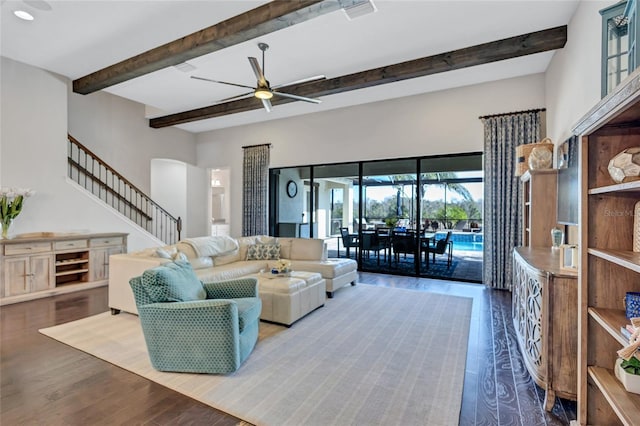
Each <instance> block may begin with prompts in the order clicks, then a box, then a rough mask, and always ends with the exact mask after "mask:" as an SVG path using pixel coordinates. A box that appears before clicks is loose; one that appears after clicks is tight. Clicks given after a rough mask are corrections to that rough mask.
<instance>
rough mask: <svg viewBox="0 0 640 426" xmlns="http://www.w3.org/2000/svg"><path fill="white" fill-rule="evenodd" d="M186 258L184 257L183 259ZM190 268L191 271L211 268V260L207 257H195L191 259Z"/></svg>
mask: <svg viewBox="0 0 640 426" xmlns="http://www.w3.org/2000/svg"><path fill="white" fill-rule="evenodd" d="M186 258H187V256H185V259H186ZM191 266H193V269H202V268H211V267H212V266H213V259H212V258H211V257H209V256H202V257H196V258H195V259H191Z"/></svg>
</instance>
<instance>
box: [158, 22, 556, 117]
mask: <svg viewBox="0 0 640 426" xmlns="http://www.w3.org/2000/svg"><path fill="white" fill-rule="evenodd" d="M566 42H567V26H566V25H565V26H561V27H556V28H551V29H547V30H542V31H537V32H533V33H527V34H522V35H518V36H515V37H510V38H505V39H503V40H497V41H492V42H489V43H483V44H479V45H476V46H472V47H467V48H463V49H458V50H453V51H450V52H446V53H441V54H438V55H433V56H427V57H425V58H419V59H414V60H411V61H407V62H402V63H399V64H393V65H388V66H384V67H380V68H374V69H370V70H367V71H361V72H357V73H353V74H349V75H344V76H340V77H334V78H329V79H326V80H319V81H313V82H309V83H303V84H298V85H292V86H287V87H281V88H279V89H278V91H281V92H285V93H293V94H296V95H300V96H306V97H312V98H314V97H320V96H327V95H333V94H336V93H343V92H348V91H351V90H358V89H364V88H367V87H373V86H378V85H380V84H387V83H393V82H396V81H401V80H407V79H410V78H416V77H424V76H428V75H432V74H437V73H441V72H447V71H453V70H457V69H461V68H467V67H472V66H476V65H482V64H488V63H491V62H496V61H503V60H506V59H511V58H517V57H520V56H525V55H532V54H535V53H541V52H546V51H550V50H556V49H561V48H562V47H564V45H565V44H566ZM289 102H294V101H293V100H292V99H285V98H281V97H278V96H274V97H273V98H272V99H271V103H272V104H273V105H281V104H285V103H289ZM295 102H298V101H295ZM260 108H262V103H261V102H259V101H258V100H257V99H255V98H245V99H240V100H237V101H232V102H225V103H221V104H216V105H212V106H208V107H203V108H197V109H193V110H190V111H185V112H179V113H175V114H170V115H166V116H162V117H156V118H152V119H150V120H149V126H150V127H153V128H156V129H157V128H162V127H168V126H175V125H177V124H184V123H189V122H193V121H198V120H205V119H208V118H214V117H221V116H224V115H229V114H236V113H239V112H244V111H251V110H254V109H260Z"/></svg>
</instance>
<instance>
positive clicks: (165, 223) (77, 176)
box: [67, 135, 182, 244]
mask: <svg viewBox="0 0 640 426" xmlns="http://www.w3.org/2000/svg"><path fill="white" fill-rule="evenodd" d="M68 139H69V145H68V154H67V156H68V169H69V170H68V174H69V178H71V179H72V180H73V181H74V182H76V183H77V184H79V185H80V186H82V187H83V188H85V189H86V190H87V191H89V192H91V193H92V194H93V195H95V196H96V197H98V198H100V199H101V200H102V201H104V202H105V203H106V204H108V205H109V206H111V207H112V208H114V209H115V210H117V211H118V212H120V213H121V214H123V215H124V216H126V217H127V218H129V219H130V220H132V221H133V222H135V223H136V224H138V225H139V226H141V227H142V228H144V229H145V230H146V231H147V232H149V233H151V234H153V235H154V236H155V237H156V238H158V239H160V240H162V241H164V242H165V243H166V244H175V243H176V242H178V241H179V240H180V233H181V232H182V220H181V219H180V217H178V218H175V217H173V216H172V215H171V214H170V213H168V212H167V211H166V210H165V209H163V208H162V207H160V206H159V205H158V204H157V203H156V202H154V201H153V200H152V199H151V198H149V197H148V196H147V195H146V194H145V193H144V192H142V191H141V190H140V189H138V188H137V187H136V186H135V185H134V184H132V183H131V182H129V181H128V180H127V179H126V178H125V177H123V176H122V175H121V174H120V173H118V172H117V171H115V170H114V169H113V168H112V167H111V166H109V165H108V164H107V163H105V162H104V161H103V160H101V159H100V157H98V156H97V155H95V154H94V153H93V152H91V150H89V149H88V148H86V147H85V146H84V145H82V144H81V143H80V142H78V141H77V140H76V139H75V138H74V137H73V136H71V135H68Z"/></svg>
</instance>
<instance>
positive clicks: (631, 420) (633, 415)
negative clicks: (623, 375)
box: [587, 366, 640, 425]
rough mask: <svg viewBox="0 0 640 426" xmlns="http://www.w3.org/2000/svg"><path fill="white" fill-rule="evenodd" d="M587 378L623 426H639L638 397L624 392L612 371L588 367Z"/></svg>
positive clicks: (639, 401) (639, 410)
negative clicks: (596, 387)
mask: <svg viewBox="0 0 640 426" xmlns="http://www.w3.org/2000/svg"><path fill="white" fill-rule="evenodd" d="M587 371H588V373H589V376H590V377H591V379H592V380H593V382H594V383H595V384H596V386H598V389H600V392H602V395H603V396H604V397H605V398H606V400H607V401H608V402H609V404H610V405H611V408H612V409H613V411H614V412H615V413H616V415H617V416H618V418H619V419H620V420H621V421H622V423H623V424H624V425H640V417H639V416H638V413H640V395H638V394H635V393H630V392H627V391H626V390H625V388H624V387H623V386H622V384H621V383H620V382H619V381H618V379H617V378H616V376H615V375H614V374H613V370H610V369H607V368H602V367H595V366H590V367H588V369H587Z"/></svg>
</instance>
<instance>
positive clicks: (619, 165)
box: [607, 147, 640, 183]
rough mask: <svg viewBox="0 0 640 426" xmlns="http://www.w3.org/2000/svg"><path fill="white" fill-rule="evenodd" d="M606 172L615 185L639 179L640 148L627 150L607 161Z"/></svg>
mask: <svg viewBox="0 0 640 426" xmlns="http://www.w3.org/2000/svg"><path fill="white" fill-rule="evenodd" d="M607 170H608V171H609V174H610V175H611V178H612V179H613V180H614V181H615V182H616V183H622V182H623V181H630V180H638V179H640V147H632V148H627V149H625V150H623V151H622V152H620V153H619V154H617V155H616V156H615V157H613V158H612V159H611V161H609V165H608V166H607Z"/></svg>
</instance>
